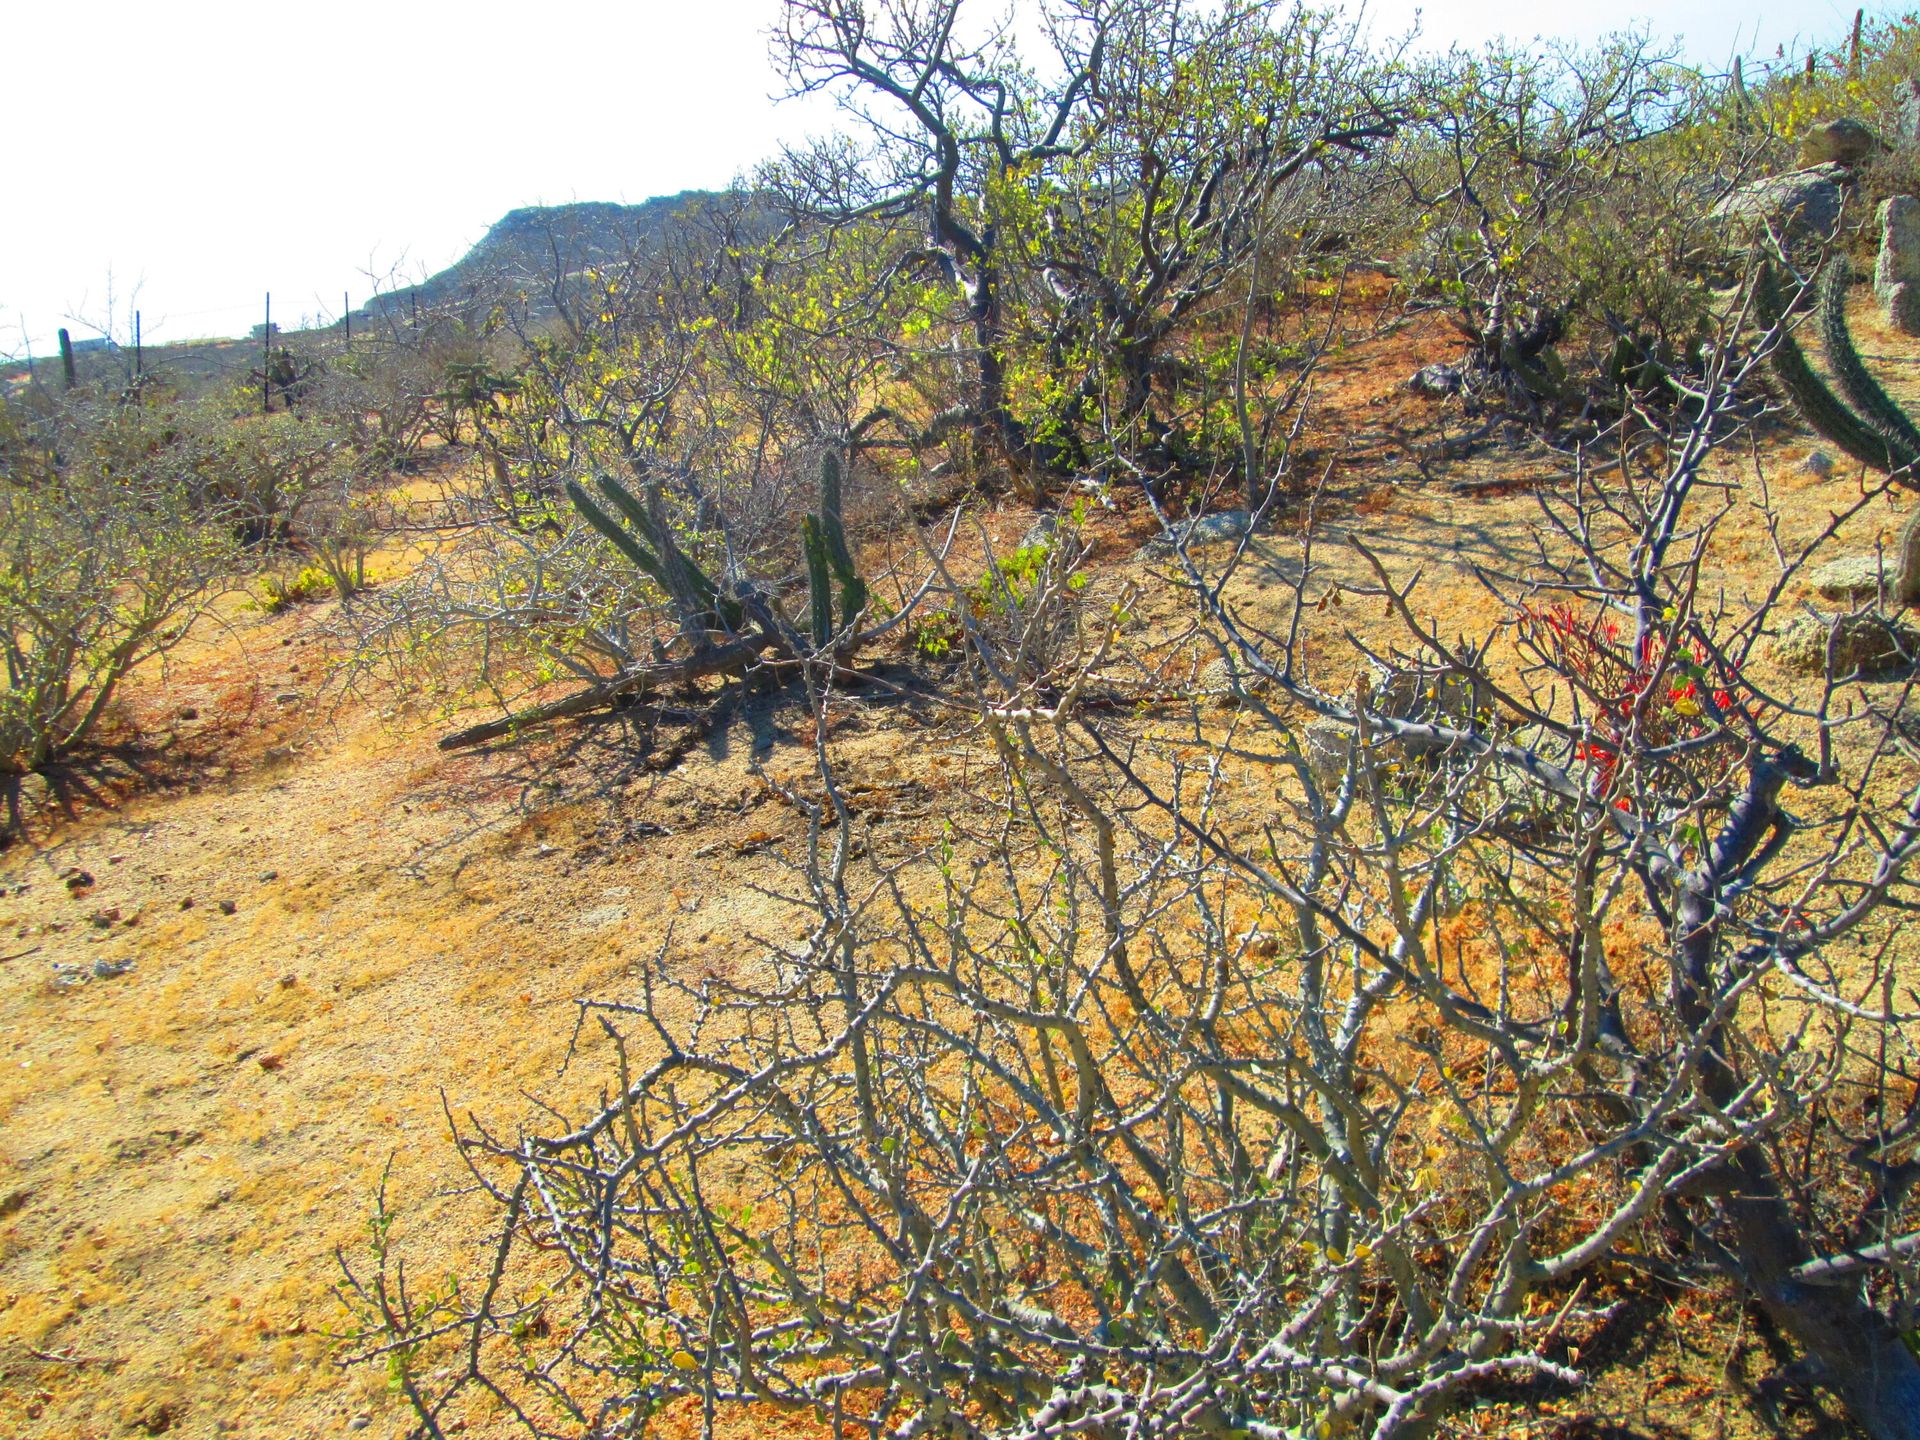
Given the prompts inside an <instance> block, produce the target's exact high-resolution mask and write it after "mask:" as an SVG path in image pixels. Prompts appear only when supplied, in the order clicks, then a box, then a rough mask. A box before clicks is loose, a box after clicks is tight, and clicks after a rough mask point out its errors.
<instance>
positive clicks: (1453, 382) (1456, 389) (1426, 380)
mask: <svg viewBox="0 0 1920 1440" xmlns="http://www.w3.org/2000/svg"><path fill="white" fill-rule="evenodd" d="M1466 383H1467V380H1466V376H1465V375H1464V374H1463V373H1462V372H1461V370H1460V367H1459V366H1458V365H1422V366H1421V367H1420V368H1419V369H1418V370H1416V371H1414V372H1413V374H1411V375H1409V376H1408V377H1407V389H1409V390H1411V391H1413V393H1414V394H1416V395H1431V396H1434V397H1436V398H1438V397H1440V396H1444V395H1458V394H1459V393H1460V390H1461V387H1463V386H1464V385H1465V384H1466Z"/></svg>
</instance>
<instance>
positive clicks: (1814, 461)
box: [1800, 450, 1833, 480]
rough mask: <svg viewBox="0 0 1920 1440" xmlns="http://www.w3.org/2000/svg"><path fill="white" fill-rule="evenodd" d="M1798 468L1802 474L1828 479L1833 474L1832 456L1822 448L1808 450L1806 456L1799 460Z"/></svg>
mask: <svg viewBox="0 0 1920 1440" xmlns="http://www.w3.org/2000/svg"><path fill="white" fill-rule="evenodd" d="M1800 469H1801V472H1802V473H1803V474H1807V475H1812V476H1814V477H1815V478H1816V479H1820V480H1825V479H1828V478H1830V477H1831V476H1832V474H1833V456H1831V455H1829V454H1828V453H1827V452H1826V451H1824V450H1809V451H1808V452H1807V458H1806V459H1804V460H1802V461H1801V462H1800Z"/></svg>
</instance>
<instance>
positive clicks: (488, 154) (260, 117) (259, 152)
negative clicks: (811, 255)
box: [0, 0, 1895, 356]
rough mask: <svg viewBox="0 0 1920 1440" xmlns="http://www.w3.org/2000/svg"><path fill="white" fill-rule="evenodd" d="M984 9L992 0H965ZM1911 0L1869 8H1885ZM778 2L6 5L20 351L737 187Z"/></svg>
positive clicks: (1539, 28) (4, 279)
mask: <svg viewBox="0 0 1920 1440" xmlns="http://www.w3.org/2000/svg"><path fill="white" fill-rule="evenodd" d="M971 3H974V4H975V5H976V6H980V7H982V8H992V7H994V6H995V5H997V4H998V3H999V0H971ZM1368 8H1369V13H1370V14H1371V16H1372V23H1373V26H1374V29H1375V32H1376V33H1389V32H1394V31H1398V30H1400V29H1403V28H1404V27H1405V26H1406V24H1407V23H1408V22H1409V21H1410V20H1411V19H1412V17H1413V14H1414V12H1415V10H1416V8H1423V9H1424V16H1423V20H1422V25H1423V29H1424V32H1425V34H1426V36H1427V37H1428V39H1429V41H1430V42H1441V43H1444V42H1447V41H1451V40H1459V41H1462V42H1465V43H1475V42H1478V41H1480V40H1484V39H1487V38H1489V37H1491V36H1493V35H1496V34H1505V35H1509V36H1516V37H1527V36H1532V35H1535V34H1545V35H1550V36H1560V37H1564V38H1570V39H1581V40H1590V39H1595V38H1598V37H1599V36H1600V35H1602V34H1604V33H1605V32H1606V31H1608V30H1611V29H1617V28H1619V27H1620V26H1621V25H1622V24H1625V23H1628V22H1629V21H1631V20H1633V19H1636V18H1637V19H1641V20H1644V21H1646V22H1647V23H1648V24H1649V25H1650V26H1651V27H1652V29H1653V31H1654V33H1655V34H1656V35H1657V36H1663V37H1664V36H1676V35H1678V36H1684V37H1685V39H1686V41H1687V48H1688V50H1689V51H1690V52H1691V53H1692V54H1693V56H1694V57H1695V58H1696V59H1700V60H1702V61H1709V62H1713V63H1724V62H1725V60H1726V58H1727V57H1728V56H1729V55H1730V54H1731V53H1732V52H1733V50H1734V48H1735V47H1736V45H1737V46H1739V47H1740V48H1742V49H1744V50H1747V51H1753V50H1755V49H1759V48H1764V50H1765V51H1767V52H1768V53H1771V52H1772V50H1773V48H1774V46H1776V45H1779V44H1786V45H1788V46H1789V48H1793V42H1794V41H1795V40H1796V39H1799V40H1801V41H1802V42H1803V43H1804V41H1806V40H1808V39H1812V40H1818V41H1821V42H1823V43H1831V42H1832V41H1833V40H1835V39H1836V38H1837V37H1838V36H1840V35H1841V34H1842V33H1843V32H1844V30H1845V28H1846V26H1847V25H1848V23H1849V22H1850V21H1851V18H1852V13H1853V5H1852V4H1851V3H1841V0H1694V3H1679V0H1625V3H1624V4H1622V3H1619V0H1597V3H1596V0H1587V3H1565V0H1562V3H1558V4H1555V3H1542V0H1431V3H1428V4H1426V5H1425V6H1424V7H1417V6H1416V5H1415V3H1413V0H1373V3H1371V4H1370V5H1369V7H1368ZM1893 8H1895V7H1893V6H1889V5H1885V4H1881V5H1869V6H1868V13H1869V15H1870V16H1871V15H1876V14H1881V13H1884V12H1886V11H1888V10H1891V9H1893ZM777 9H778V0H625V3H605V0H549V3H546V4H539V3H533V0H520V3H518V4H514V5H501V4H498V3H493V0H459V3H452V0H430V3H429V0H385V3H380V4H375V3H369V0H339V3H334V4H326V5H287V4H260V3H257V0H255V3H249V4H245V5H242V4H238V3H233V0H178V3H174V4H155V3H152V0H141V3H134V4H129V3H125V0H91V3H85V4H81V3H74V0H69V3H34V0H7V3H4V4H0V54H4V55H5V56H6V57H7V59H8V62H9V63H8V64H7V66H6V80H5V82H4V84H5V90H4V92H0V93H4V94H5V96H6V99H7V101H8V107H7V108H8V110H9V112H10V114H11V117H12V118H11V123H10V125H9V126H8V136H7V155H6V162H5V174H6V187H7V191H8V193H9V195H10V196H11V200H12V203H11V204H10V206H9V207H8V208H9V210H10V211H11V214H8V215H6V216H4V217H0V356H3V355H6V354H8V353H18V352H19V351H20V350H21V348H22V347H23V343H24V342H25V341H27V340H31V342H32V345H33V349H34V351H35V353H36V354H45V353H47V352H48V351H49V350H50V349H51V347H52V338H51V337H52V336H53V333H54V331H55V330H56V329H57V328H58V327H59V326H60V325H62V324H67V325H69V326H70V327H71V328H72V329H73V331H74V334H75V336H76V338H78V337H81V336H84V335H88V334H92V333H95V332H94V330H93V329H90V328H89V327H88V325H87V324H85V323H75V321H76V319H78V320H82V321H91V322H92V323H93V324H94V325H95V326H100V325H104V324H106V323H107V320H108V303H107V302H108V295H109V284H108V282H109V276H111V281H112V285H111V288H112V292H113V293H112V298H113V303H114V308H115V312H116V313H115V314H114V315H113V317H112V318H113V322H114V325H115V327H116V329H117V330H118V329H120V328H122V327H123V325H124V327H125V328H128V329H130V321H128V320H127V318H126V317H127V314H128V312H130V311H131V309H132V308H133V300H134V295H135V291H136V288H137V292H138V305H139V308H140V310H141V311H142V312H143V329H144V333H145V337H146V339H148V340H149V341H152V342H163V341H167V340H182V339H189V338H195V337H200V336H209V335H228V334H242V333H245V331H246V330H247V328H248V327H249V326H250V325H252V324H253V323H255V322H256V321H257V320H258V319H259V317H260V305H261V297H262V295H263V294H264V293H265V292H267V291H269V290H270V291H272V292H273V296H274V317H275V319H276V320H279V321H281V322H282V323H285V324H288V325H292V324H295V323H298V322H299V320H300V319H301V317H302V316H311V317H315V318H321V317H324V318H328V319H331V318H332V317H333V316H335V315H336V314H337V313H338V311H339V306H340V298H341V292H342V291H343V290H345V291H349V292H350V293H351V295H352V299H353V303H354V304H355V305H356V306H357V305H359V304H361V303H363V302H364V300H365V298H366V295H367V291H368V281H367V278H366V274H365V272H366V271H368V270H369V269H371V270H374V271H376V272H380V273H385V272H387V271H389V270H390V269H391V268H392V267H394V266H395V265H400V266H402V268H403V271H404V274H405V276H406V277H407V278H418V276H419V275H420V274H424V273H427V272H430V271H433V270H438V269H440V268H442V267H444V266H446V265H448V264H450V263H451V262H452V261H454V260H455V259H457V258H458V257H459V256H460V255H461V254H463V253H464V252H465V251H466V249H467V247H468V246H469V245H471V244H472V243H473V242H474V241H475V240H477V239H479V238H480V236H481V235H482V234H484V233H485V231H486V229H487V227H488V226H489V225H490V224H492V223H493V221H495V220H497V219H498V218H499V217H500V216H501V215H502V214H504V213H505V212H506V211H508V210H510V209H513V208H514V207H516V206H520V205H529V204H542V203H544V204H558V203H562V202H565V201H569V200H622V201H628V202H632V201H638V200H643V199H646V198H647V197H649V196H653V195H661V194H670V193H672V192H675V191H678V190H684V189H692V188H712V187H718V186H722V185H725V184H726V183H727V182H728V181H729V180H730V179H732V178H733V177H734V176H735V175H736V174H740V173H743V172H744V171H746V170H748V169H749V168H750V167H751V166H752V164H753V163H754V162H755V161H756V160H758V159H760V158H761V157H763V156H764V155H766V154H768V153H769V152H770V151H771V150H772V149H773V147H774V145H775V143H776V141H777V140H778V139H779V138H780V137H781V136H783V135H792V134H797V133H801V132H804V131H806V130H807V129H809V128H813V129H818V128H821V127H822V126H823V124H824V123H825V112H823V111H820V110H817V109H816V110H813V111H811V112H810V113H803V112H802V111H800V110H798V109H796V108H795V107H794V106H791V105H786V106H776V105H774V104H773V103H772V102H771V100H770V99H769V93H770V92H771V91H772V90H774V89H775V88H776V81H775V77H774V75H773V72H772V69H771V67H770V65H769V63H768V60H767V49H766V41H765V38H764V37H765V31H766V29H767V27H768V25H769V24H770V23H771V21H772V19H773V16H774V15H775V14H776V13H777Z"/></svg>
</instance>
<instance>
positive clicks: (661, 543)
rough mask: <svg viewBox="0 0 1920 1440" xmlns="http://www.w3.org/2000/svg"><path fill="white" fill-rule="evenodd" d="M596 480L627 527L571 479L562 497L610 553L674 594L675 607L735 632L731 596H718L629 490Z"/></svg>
mask: <svg viewBox="0 0 1920 1440" xmlns="http://www.w3.org/2000/svg"><path fill="white" fill-rule="evenodd" d="M598 481H599V485H600V492H601V493H602V494H603V495H605V496H606V497H607V500H608V501H609V502H610V503H611V504H612V505H613V507H614V509H615V510H617V511H618V512H619V514H620V517H621V519H624V520H625V521H626V522H627V524H622V523H621V519H616V518H615V517H614V516H612V515H610V514H608V513H607V512H606V511H605V510H603V509H601V508H600V506H599V505H598V504H597V503H596V502H595V501H594V499H593V497H592V496H591V495H589V494H587V492H586V490H585V489H583V488H582V487H581V486H580V485H579V484H578V483H577V482H576V481H572V480H569V481H568V482H567V498H568V499H570V500H572V501H573V504H574V508H575V509H577V510H578V511H579V512H580V513H581V514H582V515H583V516H585V517H586V520H587V523H588V524H590V525H592V526H593V528H594V529H596V530H598V531H599V532H600V533H601V534H602V535H604V536H606V537H607V539H608V540H609V541H610V542H612V544H613V546H614V548H615V549H617V550H618V551H619V552H620V553H621V554H622V555H625V556H626V557H627V558H628V559H629V560H631V561H633V563H634V564H635V565H637V566H639V567H640V569H641V570H642V571H643V572H644V573H645V574H646V575H647V577H648V578H649V579H651V580H652V581H653V582H654V583H655V584H656V585H658V586H659V587H660V588H661V589H662V590H664V591H666V592H667V594H669V595H671V596H673V597H674V600H675V603H676V604H680V605H682V606H683V608H686V609H689V610H692V611H695V612H697V613H699V614H701V615H704V616H705V617H707V618H718V619H719V620H720V621H721V622H722V623H723V624H724V625H725V626H726V628H727V629H729V630H731V629H737V628H738V627H739V624H740V616H741V611H740V606H739V604H738V603H737V602H736V601H734V600H733V599H732V598H731V597H730V596H723V595H721V594H720V590H719V587H718V586H716V585H715V584H714V583H713V581H712V579H711V578H709V577H708V575H707V574H706V572H705V571H703V570H702V569H701V568H700V567H699V566H698V565H696V564H694V563H693V561H692V560H690V559H689V558H688V557H687V555H686V552H685V551H683V550H681V548H680V546H679V545H678V544H677V543H676V542H675V541H674V538H673V536H672V534H671V533H669V532H668V531H667V530H665V529H664V528H663V527H662V526H659V525H656V524H655V523H654V520H653V517H652V516H651V515H650V514H648V513H647V507H646V506H644V505H642V504H641V503H640V501H639V500H638V499H636V498H635V497H634V495H633V493H632V492H631V491H629V490H628V489H627V488H626V487H625V486H624V485H622V484H621V483H620V482H619V481H618V480H615V479H614V478H613V477H612V476H610V475H602V476H599V477H598ZM628 525H631V526H632V530H629V529H628ZM634 530H637V531H639V532H640V533H639V535H638V537H636V536H635V535H634V533H633V531H634Z"/></svg>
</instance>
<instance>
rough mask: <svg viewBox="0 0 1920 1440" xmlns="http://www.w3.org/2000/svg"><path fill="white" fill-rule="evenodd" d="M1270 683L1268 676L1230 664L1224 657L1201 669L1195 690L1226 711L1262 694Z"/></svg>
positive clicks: (1216, 658) (1243, 666)
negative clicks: (1250, 697)
mask: <svg viewBox="0 0 1920 1440" xmlns="http://www.w3.org/2000/svg"><path fill="white" fill-rule="evenodd" d="M1236 681H1238V684H1236V683H1235V682H1236ZM1269 683H1270V682H1269V681H1268V679H1267V677H1266V676H1264V675H1256V674H1252V673H1250V672H1249V671H1248V670H1247V667H1246V666H1245V665H1243V664H1238V663H1229V662H1228V660H1227V658H1226V657H1225V656H1224V655H1222V656H1216V657H1215V658H1214V659H1212V660H1209V661H1208V662H1207V663H1206V664H1205V665H1203V666H1201V667H1200V673H1199V675H1198V676H1196V677H1195V682H1194V688H1195V693H1197V694H1200V695H1205V696H1208V697H1210V698H1211V699H1212V700H1213V702H1214V703H1215V704H1216V705H1218V706H1219V707H1220V708H1221V709H1222V710H1226V709H1230V708H1232V707H1233V706H1235V705H1238V704H1240V703H1241V702H1242V701H1243V700H1244V699H1245V698H1246V697H1247V696H1249V695H1258V694H1260V693H1261V692H1263V691H1264V690H1265V689H1266V688H1267V686H1268V684H1269Z"/></svg>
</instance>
